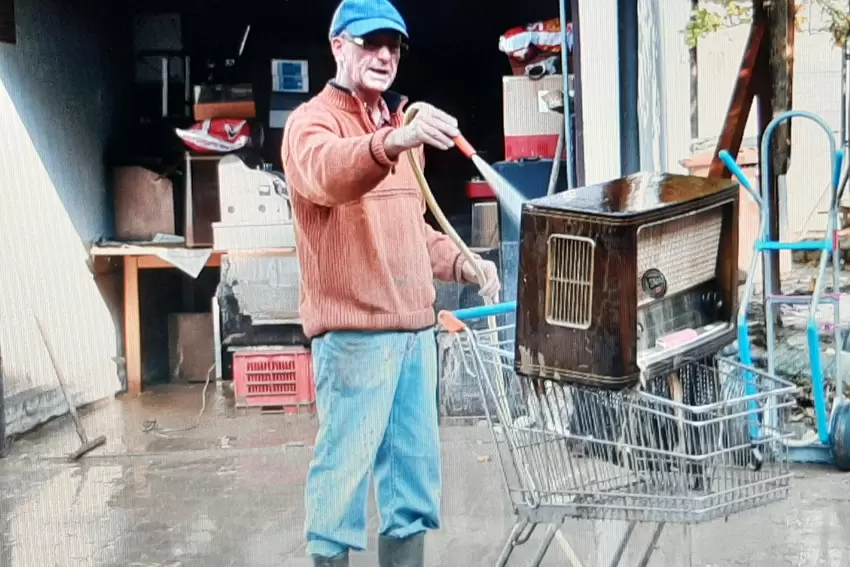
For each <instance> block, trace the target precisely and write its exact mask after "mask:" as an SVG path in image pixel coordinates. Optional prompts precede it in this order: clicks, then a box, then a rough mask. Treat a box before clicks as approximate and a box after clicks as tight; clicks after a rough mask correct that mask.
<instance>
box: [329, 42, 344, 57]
mask: <svg viewBox="0 0 850 567" xmlns="http://www.w3.org/2000/svg"><path fill="white" fill-rule="evenodd" d="M343 43H344V42H343V40H342V38H341V37H335V38H332V39H331V53H333V56H334V59H335V60H336V62H337V63H339V61H340V59H342V45H343Z"/></svg>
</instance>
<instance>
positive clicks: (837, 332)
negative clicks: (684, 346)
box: [718, 110, 850, 471]
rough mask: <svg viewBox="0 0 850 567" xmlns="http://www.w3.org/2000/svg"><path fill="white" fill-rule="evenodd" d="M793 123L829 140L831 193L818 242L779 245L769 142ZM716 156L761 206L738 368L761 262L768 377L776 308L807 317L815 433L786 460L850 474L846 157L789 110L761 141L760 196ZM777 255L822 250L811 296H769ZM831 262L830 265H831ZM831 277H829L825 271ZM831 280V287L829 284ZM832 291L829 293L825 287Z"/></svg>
mask: <svg viewBox="0 0 850 567" xmlns="http://www.w3.org/2000/svg"><path fill="white" fill-rule="evenodd" d="M792 118H806V119H809V120H812V121H813V122H815V123H816V124H817V125H818V126H819V127H820V128H821V129H822V130H823V131H824V132H825V133H826V135H827V138H828V141H829V152H830V153H829V155H830V172H831V192H830V205H829V212H828V218H827V229H826V235H825V236H824V238H822V239H820V240H813V241H804V242H780V241H773V240H771V239H770V232H769V224H768V219H769V218H770V202H769V199H768V198H767V197H766V196H767V195H768V193H769V190H770V182H771V174H770V167H771V164H772V153H771V139H772V136H773V133H774V131H775V130H776V128H777V126H779V124H780V123H782V122H784V121H786V120H791V119H792ZM718 157H720V159H721V160H722V161H723V163H724V165H726V167H727V169H728V170H729V171H730V173H732V174H733V175H734V176H735V177H737V178H738V180H739V181H740V183H741V185H742V186H743V187H744V189H746V190H747V192H748V193H749V194H750V195H751V196H752V198H753V199H754V200H755V202H756V204H757V205H758V207H759V211H760V219H759V230H758V237H757V239H756V242H755V254H753V257H752V259H751V260H750V266H749V272H748V274H747V282H746V287H745V290H744V295H743V298H742V300H741V304H740V307H739V310H738V352H739V357H740V360H741V364H743V365H746V366H752V364H753V356H752V347H751V343H750V337H749V330H748V318H747V310H748V308H749V305H750V302H751V301H752V298H753V288H754V285H755V280H754V278H755V275H756V270H757V263H758V260H759V257H761V260H762V262H764V263H765V264H764V265H765V267H766V269H765V270H764V274H765V278H764V282H763V285H764V290H763V292H764V295H763V297H764V299H765V313H764V317H765V335H766V337H765V338H766V341H765V342H766V343H767V372H768V373H770V374H773V373H774V372H776V368H775V366H776V329H775V309H776V306H778V305H808V306H809V315H808V319H807V322H806V343H807V346H808V351H809V364H810V367H811V373H812V396H813V398H814V406H815V427H816V429H817V434H816V435H815V436H807V437H804V438H803V439H789V440H788V441H787V443H788V445H789V448H790V451H791V452H790V458H791V460H792V461H794V462H805V463H820V464H833V463H834V464H835V465H836V466H837V467H838V468H839V469H840V470H842V471H848V470H850V404H847V400H846V398H845V395H844V375H843V374H844V373H843V371H842V364H841V351H842V345H843V340H842V336H843V332H844V331H845V330H846V325H845V324H844V323H843V322H842V321H841V310H840V304H841V290H840V271H841V257H840V254H841V250H840V248H839V228H840V227H839V224H838V218H839V214H840V204H841V196H842V194H843V192H844V188H845V187H846V185H847V176H846V175H845V176H842V168H843V163H844V152H843V151H842V150H836V141H835V136H834V135H833V133H832V128H831V127H830V126H829V125H828V124H827V123H826V122H825V121H824V120H823V119H822V118H820V117H818V116H816V115H814V114H812V113H810V112H806V111H803V110H792V111H790V112H785V113H783V114H780V115H779V116H777V117H776V118H774V119H773V120H772V121H771V122H770V124H768V126H767V129H766V130H765V132H764V135H763V136H762V142H761V153H760V156H759V159H760V163H761V167H762V175H761V180H760V181H761V192H759V191H757V190H755V189H754V188H753V185H752V183H751V181H750V180H749V179H748V178H747V176H746V175H744V172H743V171H741V168H740V167H738V164H737V163H735V159H734V158H733V157H732V156H731V155H730V154H729V152H728V151H726V150H721V151H720V152H719V153H718ZM777 250H808V251H820V263H819V265H818V274H817V279H816V282H815V286H814V292H813V293H812V294H811V295H782V294H781V293H780V294H773V293H772V292H771V290H772V288H773V285H772V284H773V281H772V271H771V266H772V263H773V257H772V254H771V253H770V252H771V251H777ZM830 260H831V265H830V266H828V264H830ZM828 267H829V271H830V272H831V273H829V274H828V273H827V268H828ZM830 278H831V282H829V279H830ZM828 284H829V285H830V288H831V289H830V290H829V291H828V290H827V285H828ZM821 305H831V306H832V310H833V321H832V323H829V324H828V325H826V326H825V329H822V327H824V326H822V325H821V324H820V323H819V322H818V320H817V310H818V307H819V306H821ZM821 330H826V331H827V332H830V331H831V332H832V333H833V334H834V340H835V345H834V347H835V349H834V350H835V361H834V369H835V396H834V399H833V401H832V404H831V408H828V407H827V406H828V405H829V404H828V400H827V394H826V390H827V385H826V376H825V373H824V367H823V358H822V353H821V344H820V331H821Z"/></svg>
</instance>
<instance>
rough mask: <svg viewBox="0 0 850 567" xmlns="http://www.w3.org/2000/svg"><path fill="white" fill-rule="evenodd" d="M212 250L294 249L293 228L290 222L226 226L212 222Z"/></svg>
mask: <svg viewBox="0 0 850 567" xmlns="http://www.w3.org/2000/svg"><path fill="white" fill-rule="evenodd" d="M212 228H213V249H214V250H215V251H217V252H228V251H230V250H264V249H265V250H276V249H280V248H295V228H294V227H293V225H292V223H291V222H281V223H265V224H226V223H223V222H214V223H213V225H212Z"/></svg>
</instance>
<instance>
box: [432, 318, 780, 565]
mask: <svg viewBox="0 0 850 567" xmlns="http://www.w3.org/2000/svg"><path fill="white" fill-rule="evenodd" d="M515 309H516V304H515V303H503V304H499V305H494V306H485V307H480V308H472V309H462V310H459V311H454V312H448V311H443V312H441V313H440V315H439V323H440V327H441V329H442V331H443V332H444V333H445V334H444V335H443V339H444V340H448V341H450V342H449V343H448V346H447V351H446V352H445V356H448V357H450V358H452V359H453V360H454V361H455V366H456V368H458V369H460V371H462V372H466V373H469V374H470V375H473V376H474V377H475V378H476V379H477V382H478V385H479V389H480V393H481V396H482V397H483V399H484V408H485V411H486V414H487V420H488V422H489V424H490V426H491V430H492V433H493V439H494V442H495V443H496V446H497V448H498V453H499V460H500V463H501V465H502V471H503V473H504V479H505V483H506V485H507V490H508V493H509V496H510V500H511V504H512V505H513V508H514V512H515V514H516V515H517V521H516V524H515V525H514V527H513V529H512V530H511V533H510V535H509V537H508V540H507V542H506V543H505V546H504V549H503V551H502V553H501V555H500V557H499V559H498V561H497V563H496V565H497V566H498V567H503V566H505V565H507V562H508V560H509V558H510V556H511V554H512V552H513V551H514V549H515V548H516V547H517V546H519V545H522V544H524V543H526V542H528V541H529V539H530V538H531V535H532V533H533V532H534V530H535V528H536V527H537V526H538V525H540V524H546V525H547V526H548V527H547V531H546V533H545V535H544V537H543V541H542V544H541V545H540V547H539V549H538V550H537V553H536V555H535V557H534V560H533V561H532V563H531V565H532V566H538V565H540V563H541V562H542V561H543V558H544V557H545V555H546V552H547V550H548V548H549V546H550V544H551V543H552V540H553V539H554V537H555V535H556V534H557V533H558V530H559V529H560V528H561V526H562V525H563V524H564V522H565V521H566V519H567V518H579V519H587V520H624V521H627V522H629V526H628V528H627V530H626V532H625V535H624V536H623V538H622V540H621V541H620V542H619V544H618V545H617V548H616V550H615V551H614V554H613V556H612V557H613V560H612V562H611V565H612V566H616V565H618V564H619V562H620V560H621V558H622V557H623V554H624V552H625V550H626V546H627V544H628V542H629V539H630V537H631V535H632V533H633V531H634V529H635V527H636V525H637V523H638V522H651V523H657V526H656V527H655V530H654V533H653V536H652V538H651V542H650V544H649V546H648V547H647V549H646V551H645V552H644V555H643V560H642V561H641V562H640V563H639V565H646V564H647V563H648V562H649V559H650V557H651V556H652V553H653V551H654V549H655V545H656V543H657V541H658V538H659V537H660V535H661V532H662V530H663V529H664V526H665V524H667V523H683V524H695V523H700V522H706V521H709V520H713V519H716V518H723V517H728V516H729V515H731V514H734V513H738V512H742V511H744V510H748V509H751V508H756V507H759V506H764V505H766V504H768V503H771V502H775V501H779V500H782V499H785V498H787V496H788V492H789V489H790V479H791V474H790V471H789V462H788V458H787V447H786V445H785V443H784V442H783V440H784V439H785V438H786V437H788V433H787V429H788V427H787V425H788V422H789V419H790V409H791V406H792V405H793V394H794V392H795V390H796V388H795V387H794V385H793V384H791V383H790V382H786V381H784V380H781V379H779V378H777V377H775V376H771V375H768V374H766V373H764V372H762V371H759V370H756V369H755V368H750V367H744V366H741V365H740V364H738V363H737V362H733V361H731V360H725V359H723V358H712V359H709V360H702V361H691V362H689V363H687V364H682V365H681V366H677V369H676V370H675V371H674V374H671V375H668V376H658V377H652V378H650V379H648V380H646V386H644V387H643V389H642V390H640V391H638V390H632V389H628V390H622V391H619V392H615V391H605V390H596V389H590V388H584V387H577V386H571V385H567V384H564V383H560V382H557V381H553V380H542V379H535V378H529V377H523V376H519V375H517V374H516V373H515V372H514V337H513V327H512V326H511V325H501V326H499V325H496V326H493V325H490V326H489V328H483V329H473V328H472V326H474V325H475V324H474V323H473V320H475V319H480V318H484V317H497V318H504V317H501V316H503V315H506V314H509V313H513V312H514V311H515ZM444 344H445V343H444ZM675 378H678V380H676V379H675ZM677 384H681V389H682V391H681V392H679V395H681V399H682V400H683V402H682V403H676V402H674V401H671V399H670V398H671V397H672V396H671V394H672V392H671V390H672V389H673V388H676V387H678V386H676V385H677ZM677 398H678V396H677ZM566 547H567V548H566V549H565V550H566V551H567V553H568V555H569V556H570V557H571V561H572V563H573V565H575V566H576V567H580V565H581V563H580V561H579V560H578V556H577V555H576V553H575V551H574V550H572V548H569V545H568V544H567V546H566Z"/></svg>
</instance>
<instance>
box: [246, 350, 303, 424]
mask: <svg viewBox="0 0 850 567" xmlns="http://www.w3.org/2000/svg"><path fill="white" fill-rule="evenodd" d="M233 391H234V395H235V398H236V407H238V408H246V407H260V408H264V409H272V408H278V409H280V410H282V411H284V412H287V413H299V412H309V413H313V412H315V411H316V384H315V382H314V380H313V361H312V358H311V355H310V351H309V350H308V349H306V348H304V347H280V348H275V349H263V350H245V351H236V352H234V353H233Z"/></svg>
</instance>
